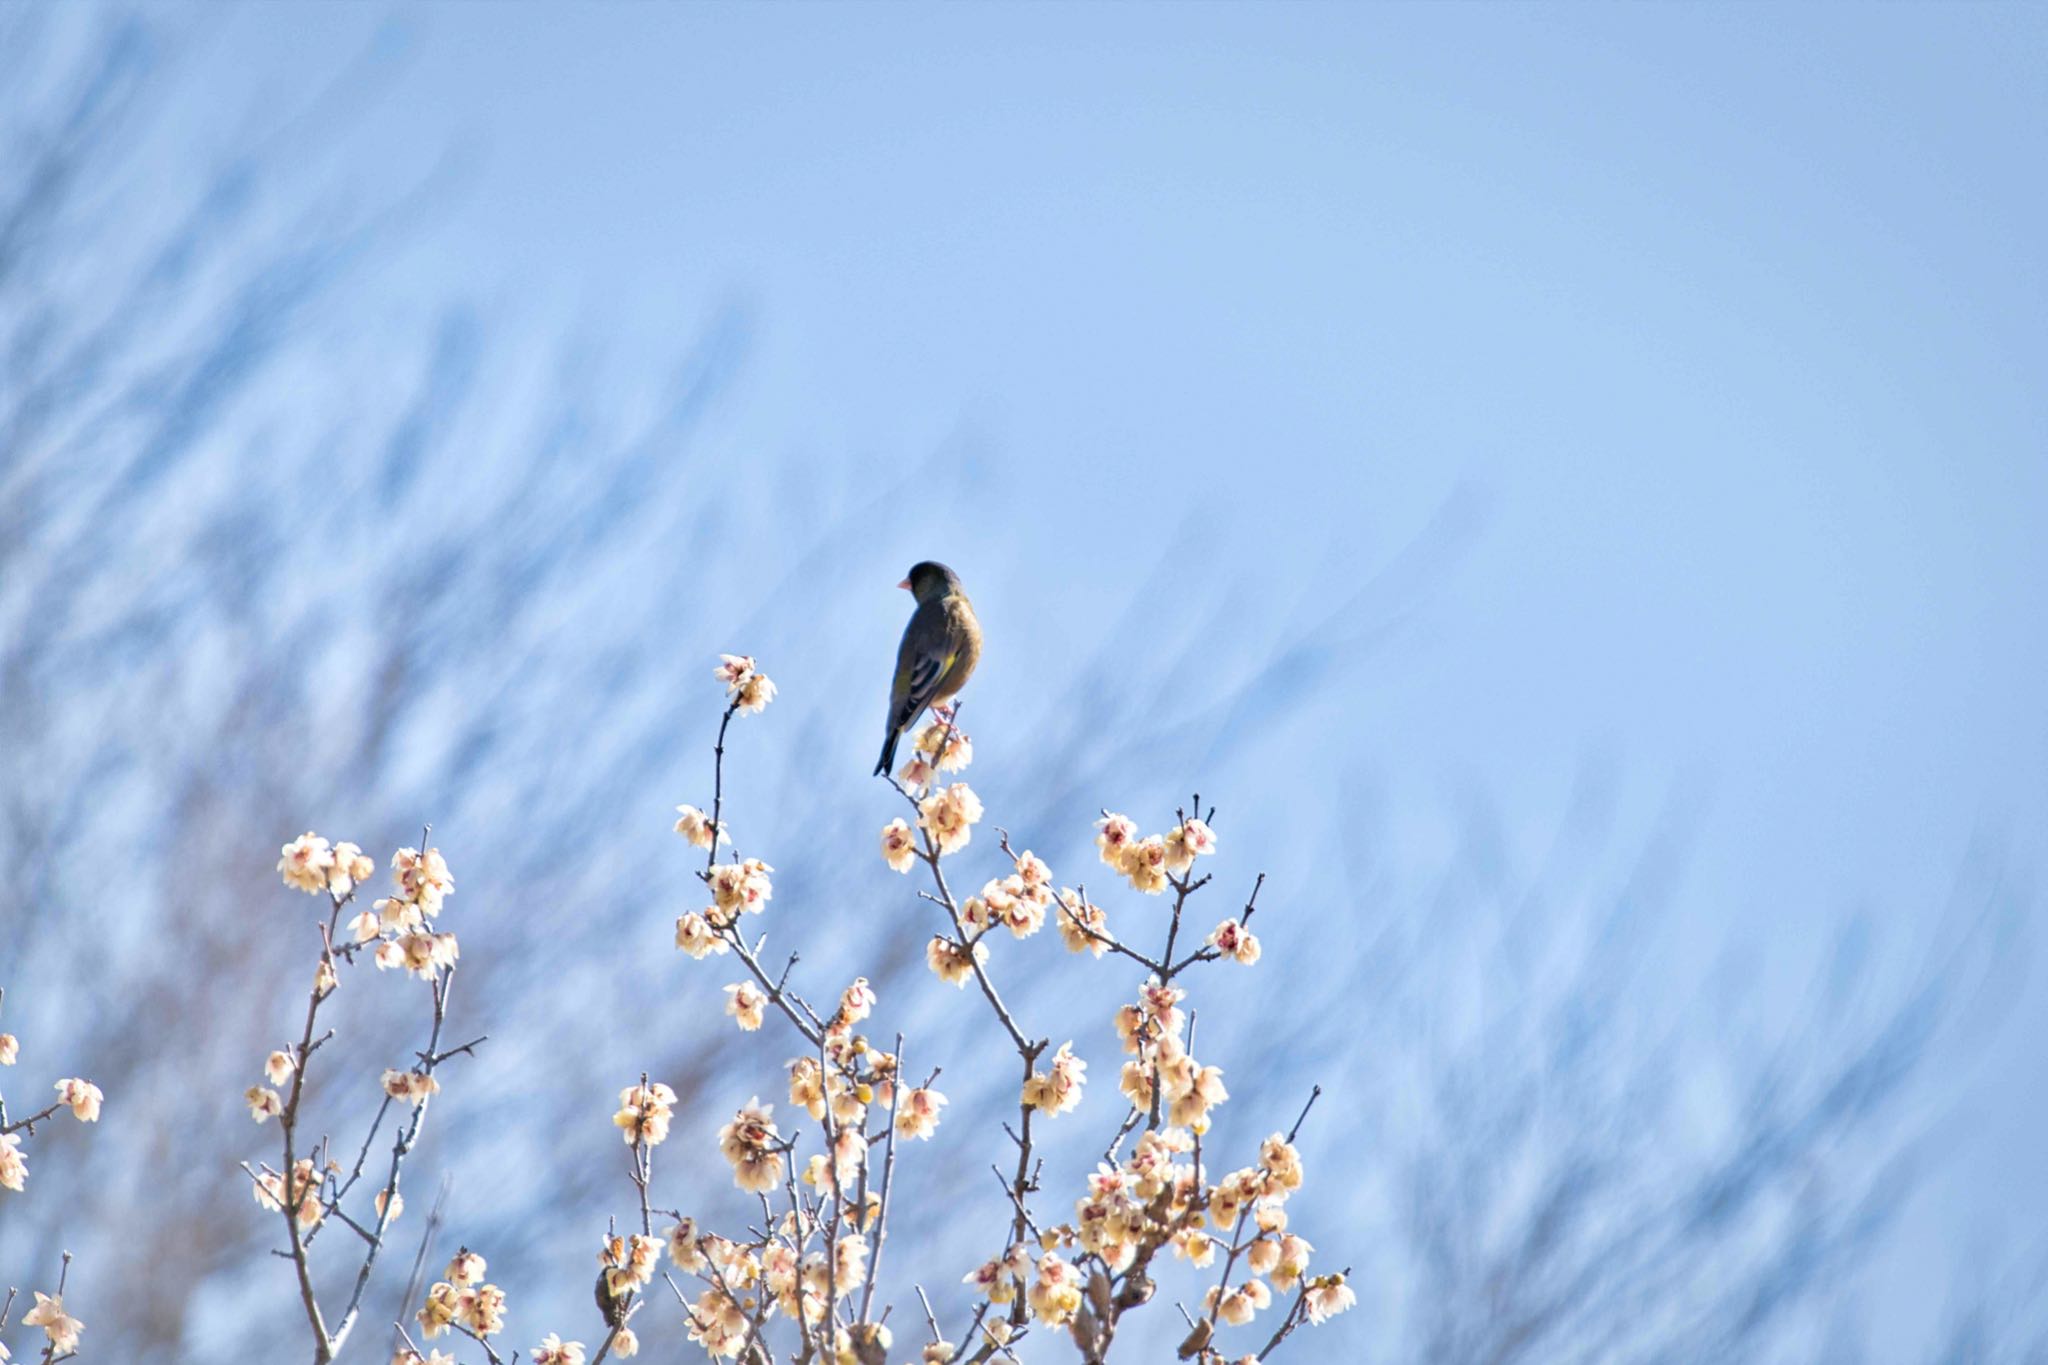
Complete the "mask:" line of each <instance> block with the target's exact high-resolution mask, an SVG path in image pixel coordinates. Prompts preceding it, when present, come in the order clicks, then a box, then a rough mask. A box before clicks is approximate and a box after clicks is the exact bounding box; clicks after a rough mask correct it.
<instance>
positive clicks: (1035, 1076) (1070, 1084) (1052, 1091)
mask: <svg viewBox="0 0 2048 1365" xmlns="http://www.w3.org/2000/svg"><path fill="white" fill-rule="evenodd" d="M1087 1072H1088V1063H1086V1062H1084V1061H1082V1060H1081V1059H1080V1058H1079V1057H1076V1056H1075V1055H1074V1045H1073V1044H1072V1043H1071V1042H1066V1043H1061V1044H1060V1050H1059V1051H1058V1052H1056V1053H1054V1054H1053V1058H1052V1066H1051V1067H1050V1068H1048V1069H1047V1070H1044V1071H1034V1072H1032V1073H1031V1076H1030V1078H1029V1079H1028V1080H1026V1081H1025V1082H1024V1103H1025V1104H1026V1105H1027V1106H1029V1107H1030V1108H1032V1109H1035V1110H1037V1111H1038V1112H1039V1113H1041V1114H1044V1115H1046V1116H1048V1117H1051V1116H1053V1115H1057V1114H1064V1113H1067V1112H1068V1111H1070V1110H1072V1109H1076V1108H1078V1107H1080V1104H1081V1085H1082V1083H1083V1082H1084V1081H1085V1080H1086V1078H1087Z"/></svg>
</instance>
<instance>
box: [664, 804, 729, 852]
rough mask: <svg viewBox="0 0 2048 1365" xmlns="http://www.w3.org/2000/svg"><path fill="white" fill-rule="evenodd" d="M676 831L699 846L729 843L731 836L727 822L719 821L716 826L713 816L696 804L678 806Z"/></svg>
mask: <svg viewBox="0 0 2048 1365" xmlns="http://www.w3.org/2000/svg"><path fill="white" fill-rule="evenodd" d="M676 833H678V834H680V835H682V836H683V837H684V838H685V839H687V840H689V841H690V842H691V843H692V844H695V845H696V846H697V847H698V848H702V849H709V848H711V847H712V846H713V845H714V844H729V843H731V842H732V839H731V837H730V836H729V835H728V834H727V833H726V830H725V822H724V821H723V820H721V821H719V822H718V824H717V825H716V826H715V827H714V826H713V824H712V823H711V817H710V816H708V815H706V814H705V813H704V812H703V811H701V810H698V809H697V808H696V807H695V806H677V807H676Z"/></svg>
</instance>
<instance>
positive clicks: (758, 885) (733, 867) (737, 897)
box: [711, 858, 775, 915]
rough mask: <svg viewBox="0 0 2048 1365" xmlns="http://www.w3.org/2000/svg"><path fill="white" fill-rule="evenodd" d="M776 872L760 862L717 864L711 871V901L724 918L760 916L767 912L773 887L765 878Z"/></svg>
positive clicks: (750, 860)
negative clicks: (723, 913)
mask: <svg viewBox="0 0 2048 1365" xmlns="http://www.w3.org/2000/svg"><path fill="white" fill-rule="evenodd" d="M774 870H775V869H774V868H772V867H770V866H768V864H766V863H764V862H762V861H761V860H760V859H759V858H749V859H747V860H746V861H745V862H738V863H720V864H718V866H716V867H714V868H712V869H711V898H712V899H713V900H714V901H716V902H717V903H718V908H719V909H720V910H722V911H724V912H725V913H726V914H727V915H733V914H736V913H738V912H740V911H743V910H744V911H748V912H751V913H753V914H759V913H760V912H761V911H763V910H765V909H767V908H768V901H769V900H770V899H771V898H773V896H774V895H775V887H774V884H773V883H772V882H770V881H769V879H768V874H769V873H771V872H773V871H774Z"/></svg>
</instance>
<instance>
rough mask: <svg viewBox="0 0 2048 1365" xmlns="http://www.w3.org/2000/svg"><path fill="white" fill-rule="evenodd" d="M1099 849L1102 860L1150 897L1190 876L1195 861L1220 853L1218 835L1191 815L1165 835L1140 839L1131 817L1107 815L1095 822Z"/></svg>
mask: <svg viewBox="0 0 2048 1365" xmlns="http://www.w3.org/2000/svg"><path fill="white" fill-rule="evenodd" d="M1095 827H1096V830H1097V831H1098V832H1097V834H1096V836H1095V847H1096V848H1097V849H1098V850H1099V851H1100V852H1101V855H1102V861H1103V862H1104V863H1106V864H1107V865H1108V866H1110V867H1111V868H1114V869H1115V870H1116V872H1117V873H1118V874H1119V875H1121V876H1122V877H1123V878H1124V880H1126V881H1128V882H1129V883H1130V884H1131V887H1132V889H1133V890H1136V891H1142V892H1144V893H1145V894H1146V895H1148V896H1156V895H1158V894H1159V893H1160V892H1162V891H1164V890H1165V889H1166V887H1167V884H1168V881H1169V879H1171V878H1175V877H1182V878H1184V877H1186V876H1187V874H1188V872H1189V870H1190V869H1191V868H1193V867H1194V865H1195V859H1197V858H1201V857H1206V856H1208V855H1209V854H1212V853H1214V852H1215V851H1216V833H1215V831H1214V830H1212V829H1210V828H1209V826H1208V825H1207V824H1206V823H1205V822H1203V821H1202V820H1200V819H1197V818H1195V817H1193V816H1189V817H1188V818H1187V819H1185V820H1183V821H1181V823H1179V824H1177V825H1175V826H1174V827H1173V828H1172V829H1171V830H1169V831H1167V832H1166V833H1165V834H1153V835H1149V836H1147V837H1145V838H1142V839H1141V838H1139V837H1138V826H1137V824H1136V823H1135V822H1134V821H1133V820H1132V819H1131V818H1130V817H1129V816H1127V815H1116V814H1114V813H1105V814H1104V815H1103V817H1102V818H1101V819H1100V820H1098V821H1096V822H1095Z"/></svg>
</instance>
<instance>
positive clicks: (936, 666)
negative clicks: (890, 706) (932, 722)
mask: <svg viewBox="0 0 2048 1365" xmlns="http://www.w3.org/2000/svg"><path fill="white" fill-rule="evenodd" d="M932 605H934V604H931V603H927V604H926V606H923V607H919V608H918V609H917V614H916V615H915V616H913V617H912V618H911V621H910V625H909V627H908V628H907V629H906V630H905V631H904V632H903V648H902V649H901V650H900V651H898V655H897V659H896V686H895V687H894V688H893V689H892V690H893V691H894V693H895V695H896V699H897V700H896V706H895V708H894V711H893V712H892V714H891V715H890V717H889V724H890V727H891V728H892V729H897V730H901V729H902V728H903V727H904V726H906V725H908V724H910V722H912V721H913V720H916V719H917V717H918V713H919V712H921V711H923V710H924V708H925V707H927V706H929V705H931V702H932V698H933V696H935V695H936V694H937V692H938V690H939V684H940V683H942V682H944V681H945V678H946V674H947V672H948V671H949V670H951V668H952V667H953V662H954V660H956V659H957V658H959V650H958V649H956V648H955V647H954V645H953V643H952V640H951V634H952V633H951V632H950V631H948V630H947V629H946V617H945V612H944V611H943V610H939V611H936V612H931V611H928V610H927V608H928V607H930V606H932Z"/></svg>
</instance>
